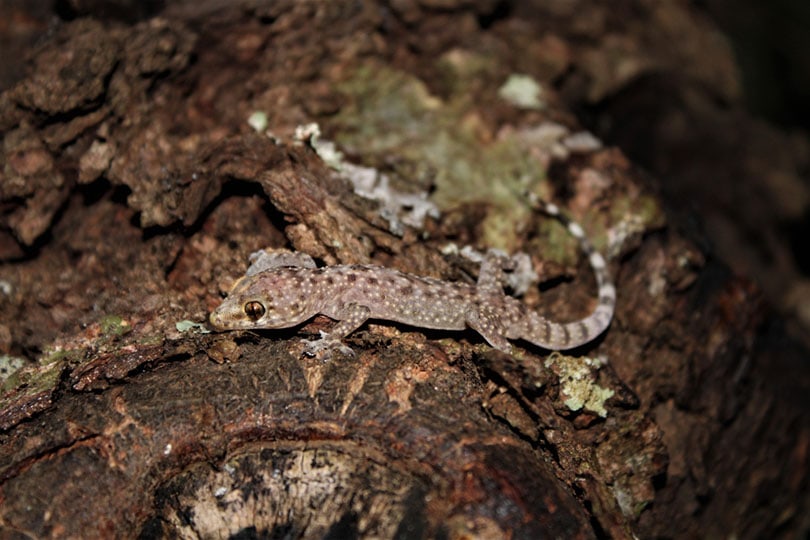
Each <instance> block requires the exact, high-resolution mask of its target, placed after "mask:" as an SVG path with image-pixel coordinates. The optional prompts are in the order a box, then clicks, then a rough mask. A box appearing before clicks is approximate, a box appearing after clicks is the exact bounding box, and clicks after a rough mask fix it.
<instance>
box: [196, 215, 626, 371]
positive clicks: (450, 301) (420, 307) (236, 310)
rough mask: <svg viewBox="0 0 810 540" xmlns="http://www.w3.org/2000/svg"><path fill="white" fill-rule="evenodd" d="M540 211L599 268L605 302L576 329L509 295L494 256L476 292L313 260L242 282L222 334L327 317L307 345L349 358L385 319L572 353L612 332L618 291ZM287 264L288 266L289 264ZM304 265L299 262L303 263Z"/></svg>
mask: <svg viewBox="0 0 810 540" xmlns="http://www.w3.org/2000/svg"><path fill="white" fill-rule="evenodd" d="M538 204H541V209H542V210H543V211H544V212H545V213H547V214H549V215H551V216H553V217H555V218H557V219H558V220H560V221H561V222H562V223H563V224H564V225H565V226H566V227H567V229H568V231H569V232H570V233H571V235H572V236H574V237H575V238H576V239H577V240H578V241H579V243H580V247H581V249H582V251H583V252H584V254H585V255H586V256H587V257H588V260H589V262H590V264H591V267H592V268H593V271H594V275H595V277H596V282H597V285H598V289H599V290H598V299H599V300H598V303H597V305H596V307H595V309H594V310H593V312H591V314H590V315H588V316H587V317H585V318H583V319H581V320H578V321H574V322H569V323H559V322H555V321H552V320H549V319H547V318H545V317H542V316H541V315H539V314H537V313H536V312H534V311H532V310H530V309H528V308H527V307H526V305H525V304H523V303H522V302H520V301H519V300H517V299H515V298H513V297H511V296H507V295H506V294H504V291H503V272H504V270H508V269H509V267H510V262H511V261H510V259H508V258H506V257H505V256H503V255H499V254H497V253H494V252H490V253H489V254H487V256H486V258H485V260H484V262H483V263H482V265H481V271H480V273H479V278H478V282H477V283H476V284H475V285H472V284H467V283H458V282H448V281H442V280H438V279H434V278H429V277H420V276H415V275H411V274H405V273H403V272H399V271H397V270H393V269H390V268H385V267H382V266H372V265H337V266H327V267H321V268H316V267H315V265H314V262H313V263H312V264H310V261H311V259H309V260H301V261H300V265H297V266H276V267H269V268H267V269H265V270H263V271H261V272H258V273H255V274H253V275H247V276H245V277H243V278H242V279H241V280H239V281H238V282H237V283H236V284H235V285H234V288H233V290H232V291H231V293H230V294H229V296H228V298H226V299H225V301H224V302H223V303H222V304H221V305H220V306H219V307H218V308H217V309H216V310H214V312H213V313H211V316H210V322H211V325H212V326H213V327H214V328H215V329H217V330H239V329H242V330H247V329H260V328H289V327H292V326H296V325H298V324H301V323H303V322H305V321H307V320H309V319H311V318H312V317H314V316H315V315H318V314H321V315H326V316H327V317H330V318H331V319H334V320H336V321H338V322H337V324H336V325H335V326H334V327H333V328H332V330H331V331H330V332H328V333H322V336H321V339H319V340H314V341H305V350H304V352H305V353H307V354H310V355H316V354H320V353H321V352H322V351H327V352H328V351H330V350H333V349H338V350H341V351H342V352H344V353H347V354H350V353H351V349H349V348H348V347H346V346H345V345H343V343H342V340H343V339H344V338H345V337H346V336H348V335H349V334H351V333H352V332H354V331H355V330H356V329H357V328H359V327H360V326H361V325H363V324H364V323H365V322H366V321H367V320H368V319H381V320H387V321H395V322H398V323H403V324H408V325H411V326H415V327H419V328H432V329H437V330H464V329H465V328H467V327H469V328H472V329H473V330H475V331H476V332H478V333H479V334H480V335H481V336H483V338H484V339H485V340H486V341H487V342H488V343H489V344H490V345H492V346H493V347H495V348H496V349H499V350H501V351H504V352H507V353H510V352H511V350H512V346H511V344H510V340H516V339H523V340H526V341H528V342H530V343H533V344H534V345H537V346H539V347H542V348H544V349H550V350H565V349H572V348H575V347H578V346H580V345H584V344H586V343H588V342H590V341H593V340H594V339H595V338H596V337H598V336H599V335H600V334H601V333H602V332H604V331H605V330H606V329H607V327H608V326H609V325H610V321H611V319H612V318H613V309H614V305H615V303H616V290H615V288H614V286H613V284H612V282H611V280H610V275H609V273H608V269H607V264H606V263H605V259H604V258H603V257H602V255H601V254H599V252H597V251H596V250H595V249H594V248H593V247H592V246H591V244H590V242H589V241H588V239H587V238H586V237H585V233H584V232H583V230H582V228H581V227H580V226H579V225H578V224H577V223H576V222H573V221H571V220H569V219H567V218H566V217H565V216H563V215H562V214H561V213H560V211H559V209H558V208H557V206H555V205H552V204H549V203H538ZM285 261H287V262H286V263H284V264H288V263H289V259H285ZM296 264H298V262H296Z"/></svg>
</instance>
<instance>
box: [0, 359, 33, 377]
mask: <svg viewBox="0 0 810 540" xmlns="http://www.w3.org/2000/svg"><path fill="white" fill-rule="evenodd" d="M26 363H27V361H26V360H25V358H21V357H19V356H11V355H8V354H0V383H3V382H5V381H6V380H7V379H8V378H9V377H10V376H11V375H13V374H14V372H16V371H17V370H18V369H20V368H21V367H23V366H24V365H25V364H26Z"/></svg>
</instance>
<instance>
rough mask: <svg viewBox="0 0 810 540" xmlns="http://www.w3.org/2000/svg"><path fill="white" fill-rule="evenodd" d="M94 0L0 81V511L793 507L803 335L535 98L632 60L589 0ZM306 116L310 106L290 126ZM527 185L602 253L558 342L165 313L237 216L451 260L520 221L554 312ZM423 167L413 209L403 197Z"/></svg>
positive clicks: (216, 516) (389, 259) (227, 258)
mask: <svg viewBox="0 0 810 540" xmlns="http://www.w3.org/2000/svg"><path fill="white" fill-rule="evenodd" d="M102 4H103V5H105V6H107V9H108V10H107V11H104V10H102V11H94V10H93V9H92V8H83V6H85V4H83V3H78V2H67V3H66V6H68V8H69V9H70V10H73V11H71V14H72V15H74V16H76V18H75V19H74V20H72V21H70V22H62V23H61V24H59V25H58V27H57V28H56V29H55V30H54V31H53V32H52V33H51V35H49V36H48V37H47V39H45V40H44V41H42V43H41V44H40V45H38V46H37V47H36V48H35V49H32V51H31V57H30V58H31V60H30V66H29V69H28V74H27V75H25V76H24V77H22V78H21V79H20V80H18V81H16V82H14V84H10V85H8V87H7V88H6V89H5V90H4V91H3V93H2V94H0V131H2V136H3V148H2V152H3V154H2V161H3V168H2V173H0V174H2V177H0V182H2V183H1V184H0V201H2V202H0V204H2V208H3V212H2V218H1V219H2V228H1V229H0V257H2V260H3V263H2V264H3V275H2V278H3V282H2V284H3V294H2V298H1V299H0V313H2V324H0V338H2V339H0V347H2V350H0V352H2V353H3V354H4V355H5V356H4V357H3V362H4V363H5V364H6V366H4V368H5V369H6V370H7V371H8V372H10V375H9V376H8V377H7V379H6V380H5V382H4V384H3V387H2V399H0V429H2V432H0V444H1V446H0V530H2V533H3V536H5V537H9V538H24V537H28V538H43V537H84V538H88V537H132V536H141V537H145V538H152V537H183V538H186V537H189V538H190V537H206V538H208V537H220V536H239V535H241V536H243V537H274V538H275V537H304V538H346V537H363V538H367V537H368V538H376V537H379V538H393V537H397V538H435V537H446V538H462V537H480V538H545V537H557V538H594V537H607V538H632V537H634V536H636V537H643V538H647V537H662V538H668V537H671V538H679V537H694V536H707V537H714V536H721V535H722V536H731V535H735V536H738V537H740V538H755V537H762V536H771V537H784V538H789V537H793V536H798V535H800V534H801V532H802V531H803V530H806V529H807V526H808V522H807V518H806V517H802V516H806V515H808V512H807V510H808V505H807V500H806V488H807V485H806V459H805V456H804V450H803V449H804V448H805V446H806V444H807V440H808V438H807V435H808V430H807V421H806V415H804V414H803V413H804V412H806V399H805V398H804V395H806V394H803V392H804V390H806V386H807V385H806V382H807V377H806V375H807V373H808V371H807V370H808V368H807V365H806V363H802V360H803V359H804V357H805V354H806V352H805V351H804V350H802V349H801V348H800V347H798V346H796V345H793V344H792V343H791V342H790V341H788V340H785V339H783V338H782V336H781V334H779V332H778V330H775V329H774V325H773V324H771V323H772V321H774V320H775V319H774V318H773V315H772V314H770V313H769V312H768V310H767V308H766V307H765V305H764V303H763V302H762V300H761V298H760V294H759V292H758V289H757V288H756V287H755V286H754V285H753V284H751V283H750V282H749V281H747V280H745V279H742V278H739V277H736V276H734V275H733V274H732V273H731V272H730V271H729V270H728V269H727V268H726V267H725V266H723V264H722V263H720V262H718V261H717V260H715V259H713V258H712V257H711V253H710V252H709V251H707V250H706V249H702V248H701V247H699V246H698V244H697V243H696V242H694V241H693V240H691V239H689V238H687V237H685V236H684V234H682V233H681V227H680V226H679V224H678V223H677V222H673V221H671V220H670V219H669V217H668V216H667V213H666V206H665V203H664V202H663V201H662V200H661V199H660V198H659V197H658V196H657V194H656V190H655V188H654V187H653V186H651V185H650V183H649V180H648V179H646V178H644V177H643V176H642V175H641V174H640V173H639V171H638V169H637V168H635V167H634V166H633V164H632V163H630V162H629V161H628V160H627V159H626V158H625V157H624V155H623V154H622V153H621V152H620V151H619V150H618V149H615V148H606V147H603V146H601V145H599V144H596V143H594V142H593V141H592V140H591V139H589V138H587V137H585V136H584V135H583V134H582V133H581V128H580V127H579V125H578V124H577V121H576V120H575V117H574V116H573V114H572V113H571V111H570V109H569V108H568V106H567V105H565V102H564V101H563V98H564V97H565V96H566V95H568V96H569V97H570V93H571V92H575V93H577V94H581V95H588V96H591V97H590V99H598V97H599V96H601V95H604V94H608V93H610V92H613V91H615V89H616V88H621V86H622V85H623V84H627V83H628V80H629V75H627V73H625V72H622V71H621V69H619V67H620V66H613V68H614V70H611V69H608V68H607V67H599V68H598V69H597V67H596V66H601V64H600V62H599V60H600V59H604V58H607V57H610V54H608V53H609V52H610V46H611V44H613V45H616V43H617V41H616V40H617V39H618V38H617V37H616V35H613V36H610V35H608V34H609V32H608V31H607V29H606V27H603V26H599V25H598V24H597V22H598V21H599V20H601V19H600V17H606V16H609V14H606V13H605V12H604V10H603V9H602V8H600V7H598V6H596V5H590V4H588V3H587V2H582V3H581V5H580V8H581V11H580V12H578V13H577V14H576V16H574V14H573V13H568V12H565V8H563V7H562V6H557V8H556V10H557V11H555V10H554V9H553V8H552V7H544V6H543V5H536V6H530V7H527V6H522V4H521V5H518V4H520V3H516V4H514V5H513V4H511V3H508V2H466V1H445V2H437V1H428V0H424V1H412V2H411V1H397V2H372V1H367V2H343V1H338V2H315V1H305V2H294V1H279V2H260V1H243V2H239V3H219V2H208V3H203V4H199V3H186V2H176V3H167V4H166V5H165V6H155V7H154V11H152V10H151V9H150V8H147V7H143V6H141V7H138V8H137V9H136V8H132V7H128V6H127V5H126V3H120V4H118V3H106V4H105V3H103V2H102V3H100V4H99V6H101V5H102ZM595 4H599V3H595ZM636 4H637V2H629V1H628V2H621V3H619V4H617V7H616V9H617V11H619V12H621V11H622V10H628V11H630V10H631V9H632V8H633V6H636ZM640 4H644V3H643V2H640ZM672 4H673V5H674V3H672ZM86 5H91V6H92V5H93V4H92V3H90V4H86ZM109 6H116V8H115V9H112V8H110V7H109ZM521 6H522V7H521ZM66 9H67V8H66ZM82 9H90V13H83V12H82ZM99 9H100V8H99ZM109 9H112V11H109ZM671 9H677V8H675V7H671ZM682 9H686V8H682ZM91 14H95V15H96V16H95V17H90V16H87V15H91ZM682 14H683V15H684V16H690V15H691V14H690V12H688V11H684V12H683V13H682ZM616 16H617V17H618V15H616ZM643 16H645V15H643ZM589 24H591V25H597V27H591V26H589ZM578 25H579V26H578ZM622 31H623V32H624V34H623V38H624V39H625V40H627V41H623V42H621V41H619V42H621V43H624V45H623V46H622V47H621V49H622V54H623V55H624V56H623V57H622V58H623V59H624V60H626V61H627V62H628V64H623V65H625V67H626V65H636V69H637V70H640V71H641V72H644V70H645V69H646V70H666V69H674V68H673V67H672V66H669V65H667V64H666V61H665V60H661V59H660V58H658V60H657V63H656V61H654V59H655V58H656V57H655V56H654V55H650V58H651V59H650V58H648V61H649V62H650V63H648V64H642V65H639V64H633V62H638V61H639V56H637V54H638V53H637V51H638V50H637V49H635V48H633V47H630V46H628V43H643V42H644V39H647V38H649V36H650V35H651V33H650V30H649V29H647V28H646V27H645V28H644V31H643V32H642V31H640V30H639V29H638V27H636V26H634V25H628V27H627V28H624V29H623V30H622ZM589 33H591V34H590V37H591V38H593V39H595V38H597V37H598V38H600V40H601V41H597V42H593V43H598V45H594V44H593V43H590V44H588V45H584V44H583V41H582V38H583V36H584V35H587V34H589ZM652 34H653V35H654V32H652ZM633 40H637V41H635V42H634V41H633ZM585 41H587V40H585ZM614 52H615V51H614ZM680 54H682V55H684V56H688V54H689V51H685V50H681V51H680ZM692 54H695V55H697V53H696V52H694V51H693V52H692ZM729 62H730V60H729ZM608 67H609V66H608ZM723 67H724V68H727V66H725V64H723ZM684 69H685V70H686V71H687V72H689V70H694V71H695V73H691V75H692V76H694V77H704V78H705V79H704V80H709V81H713V82H715V83H717V84H721V83H722V84H723V85H726V86H727V87H728V88H732V87H733V86H734V82H733V81H731V82H729V81H728V80H727V79H726V78H724V77H723V74H726V71H725V70H720V71H719V72H718V71H711V70H706V71H705V72H701V71H699V70H698V68H697V67H695V66H691V67H689V68H684ZM728 69H729V70H730V69H731V68H728ZM732 71H733V70H732ZM622 73H624V74H622ZM635 76H638V72H637V73H635ZM589 77H590V80H589ZM510 80H511V81H512V82H513V83H515V84H516V85H517V86H518V87H519V88H522V89H523V90H522V93H520V92H519V93H518V94H510V91H509V88H508V86H507V83H508V82H509V81H510ZM531 81H533V83H534V84H537V85H538V88H540V91H539V93H537V92H535V91H534V90H532V88H533V87H532V86H531ZM521 84H522V85H524V86H520V85H521ZM527 85H528V86H527ZM527 88H528V89H529V90H526V89H527ZM577 88H578V89H577ZM527 92H528V94H527ZM729 92H730V93H733V90H729ZM526 95H528V96H529V97H530V98H532V99H530V100H529V101H525V100H524V98H525V97H526ZM249 118H252V120H251V122H252V124H249V123H248V119H249ZM311 122H317V123H318V125H319V128H320V131H321V132H322V133H323V135H322V136H321V137H320V138H319V137H316V136H313V135H312V134H311V131H310V134H309V135H302V134H301V128H302V127H303V126H306V125H307V124H309V123H311ZM260 124H261V125H260ZM330 141H334V142H335V143H336V149H337V150H339V151H340V152H341V153H342V155H340V156H338V155H336V154H334V153H333V152H332V153H330V152H331V151H332V150H333V149H332V148H331V147H329V146H328V142H330ZM583 141H584V142H583ZM330 160H331V161H330ZM361 166H362V167H364V168H362V169H361V168H360V167H361ZM371 173H373V174H376V175H378V176H379V175H385V177H386V179H387V181H388V182H389V184H387V185H385V186H382V187H380V186H379V185H378V188H379V189H378V192H379V191H382V192H384V194H385V196H386V197H393V198H394V199H396V198H397V197H399V196H400V195H401V194H402V193H408V194H410V195H411V196H412V198H408V197H405V196H403V197H402V199H403V200H407V201H411V202H409V203H404V204H402V205H400V206H398V207H397V206H394V207H392V206H390V205H389V199H386V200H385V201H381V200H376V201H372V200H369V199H368V198H367V197H364V196H361V195H362V194H363V193H361V191H362V190H360V189H359V188H357V187H356V186H353V185H352V183H351V182H350V179H351V178H355V179H357V177H358V176H361V175H362V174H371ZM525 190H531V191H534V192H536V193H539V194H541V195H543V196H546V197H548V198H551V199H553V200H554V201H555V202H557V203H558V204H559V205H560V206H563V207H565V208H566V209H567V211H568V212H569V213H571V214H572V215H573V216H574V217H575V218H576V219H577V220H579V221H581V222H582V223H583V225H584V227H585V228H586V229H587V230H588V232H589V234H590V235H591V236H592V237H593V238H594V240H595V242H596V243H597V245H598V246H599V247H600V248H601V249H603V250H604V251H605V252H607V253H608V255H609V256H610V258H611V270H612V272H613V274H614V276H615V278H616V282H617V290H618V298H619V300H618V305H617V313H616V318H615V320H614V322H613V325H612V327H611V328H610V329H609V330H608V332H607V333H606V334H605V335H604V336H603V337H602V338H600V339H599V340H598V341H597V342H595V343H593V344H590V345H588V346H586V347H584V348H582V349H580V350H577V351H574V353H571V354H563V355H561V354H553V355H549V354H548V352H547V351H542V350H538V349H536V348H533V347H531V346H530V345H528V344H525V343H522V344H518V345H519V351H518V352H517V353H516V355H515V357H510V356H507V355H504V354H502V353H499V352H497V351H493V350H491V349H490V348H489V347H488V346H487V345H486V344H485V343H484V342H483V341H482V339H481V338H480V337H478V336H477V335H476V334H475V333H473V332H471V331H470V332H464V333H451V332H436V331H429V332H426V331H422V330H420V329H418V328H408V327H401V326H398V325H396V324H389V323H385V322H380V321H375V322H374V323H372V324H369V325H366V326H365V327H363V328H362V329H361V330H360V331H358V332H355V333H354V334H353V335H351V336H350V337H349V339H348V343H349V345H351V347H352V348H353V349H354V350H355V352H356V355H355V356H354V357H342V356H341V357H338V358H333V359H332V360H330V361H328V362H323V361H321V360H318V359H311V358H307V357H306V356H302V355H301V354H300V352H301V348H300V345H299V342H300V339H301V338H302V337H308V336H310V335H312V334H316V333H317V332H318V331H320V330H324V329H328V328H329V327H330V325H331V324H332V323H331V322H330V321H329V320H328V319H326V318H324V317H319V318H316V319H315V320H314V321H311V322H310V323H308V324H306V325H304V326H303V327H299V328H294V329H290V330H282V331H266V332H265V331H262V332H233V333H222V334H212V333H204V330H202V328H203V326H200V327H193V326H190V325H189V324H186V322H187V321H192V322H198V323H203V325H204V321H205V319H206V316H207V313H209V312H210V310H211V309H212V308H213V307H215V306H216V305H217V303H218V302H219V301H220V299H221V297H222V295H223V294H225V293H226V292H227V291H228V289H229V288H230V285H231V284H232V283H233V281H234V280H235V279H236V278H238V277H239V276H240V275H241V274H242V273H243V272H244V270H245V268H246V265H247V260H248V256H249V254H250V253H252V252H254V251H256V250H258V249H261V248H264V247H275V248H278V247H285V248H292V249H296V250H299V251H303V252H306V253H308V254H310V255H312V256H313V257H315V258H316V259H317V260H318V261H319V262H321V263H324V264H332V263H374V264H384V265H387V266H393V267H396V268H398V269H400V270H404V271H408V272H412V273H417V274H421V275H430V276H433V277H439V278H444V279H456V280H458V279H460V280H473V279H474V278H475V274H476V272H477V270H476V268H475V267H474V265H471V264H470V263H469V262H468V261H466V260H465V259H463V258H462V257H460V256H458V255H457V254H455V253H456V252H455V251H454V250H453V248H452V247H448V246H450V245H451V244H452V245H455V246H458V247H461V246H464V245H475V246H477V247H479V248H486V247H499V248H502V249H507V250H509V251H524V252H527V253H529V254H530V255H531V256H532V262H533V266H534V270H535V271H537V273H538V274H539V276H540V279H541V283H542V287H541V288H542V289H543V294H542V298H541V297H540V292H539V291H540V289H538V288H537V287H535V288H533V289H532V290H530V291H529V292H528V293H527V294H526V296H525V301H526V303H527V304H529V305H530V307H532V308H533V309H538V310H541V311H543V312H544V313H546V314H548V315H549V316H551V317H553V318H555V319H561V320H571V319H575V318H577V317H580V316H582V315H584V314H586V313H587V312H588V310H589V309H590V307H591V306H592V305H593V301H594V298H593V296H594V294H595V286H594V285H593V283H592V278H591V277H590V270H589V267H588V265H587V262H586V261H584V260H582V258H581V257H580V256H579V254H578V252H577V248H576V243H575V242H574V241H573V240H572V239H570V238H568V237H567V236H566V234H565V231H564V229H562V228H561V227H559V226H558V225H557V224H555V223H553V222H550V221H549V220H548V219H547V218H544V217H543V216H539V215H535V214H533V213H532V212H531V211H530V210H529V209H528V206H527V205H525V203H523V202H522V197H523V195H522V194H523V191H525ZM428 192H429V193H430V195H431V197H430V201H432V202H434V203H435V204H436V207H437V208H438V209H439V210H440V211H441V212H440V213H439V214H431V213H430V212H428V215H427V217H424V219H421V220H420V219H419V218H420V217H423V216H416V212H415V211H414V210H415V208H417V209H418V208H423V206H422V205H423V204H424V205H425V206H424V208H428V206H427V205H428V203H427V202H424V203H422V202H420V201H421V200H422V199H421V197H422V195H423V194H427V193H428ZM413 197H415V198H413ZM414 200H415V201H417V202H413V201H414ZM20 364H22V367H19V366H20ZM796 374H798V376H794V375H796Z"/></svg>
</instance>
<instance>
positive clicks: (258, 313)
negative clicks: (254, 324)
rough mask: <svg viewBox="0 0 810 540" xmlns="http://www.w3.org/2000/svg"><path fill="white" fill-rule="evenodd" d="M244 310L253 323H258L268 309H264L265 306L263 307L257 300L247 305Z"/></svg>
mask: <svg viewBox="0 0 810 540" xmlns="http://www.w3.org/2000/svg"><path fill="white" fill-rule="evenodd" d="M243 309H244V310H245V315H247V316H248V318H249V319H250V320H252V321H258V320H259V319H261V318H262V316H263V315H264V313H265V311H267V310H266V309H264V306H263V305H262V303H261V302H257V301H255V300H253V301H250V302H248V303H247V304H245V307H244V308H243Z"/></svg>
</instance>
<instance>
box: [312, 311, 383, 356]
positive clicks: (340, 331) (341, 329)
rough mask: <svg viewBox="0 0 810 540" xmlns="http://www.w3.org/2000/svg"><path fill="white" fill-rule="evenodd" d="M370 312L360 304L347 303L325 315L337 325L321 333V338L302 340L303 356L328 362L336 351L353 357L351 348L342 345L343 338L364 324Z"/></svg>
mask: <svg viewBox="0 0 810 540" xmlns="http://www.w3.org/2000/svg"><path fill="white" fill-rule="evenodd" d="M370 314H371V310H370V309H369V308H368V306H364V305H362V304H356V303H349V304H345V305H343V306H342V307H341V308H340V309H338V310H336V311H334V312H330V313H328V314H327V315H328V316H329V317H330V318H333V319H336V320H337V321H338V323H337V324H336V325H335V326H334V327H333V328H332V330H331V331H330V332H323V331H321V337H320V338H319V339H315V340H308V339H302V340H301V343H303V344H304V354H306V355H307V356H320V357H321V358H322V359H323V360H328V359H329V357H330V356H331V355H332V351H334V350H338V351H340V352H341V353H343V354H345V355H346V356H354V351H353V350H352V349H351V347H349V346H347V345H345V344H344V343H343V338H345V337H346V336H348V335H349V334H351V333H352V332H354V331H355V330H357V329H358V328H360V327H361V326H362V325H363V323H365V322H366V321H367V320H368V318H369V315H370Z"/></svg>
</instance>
